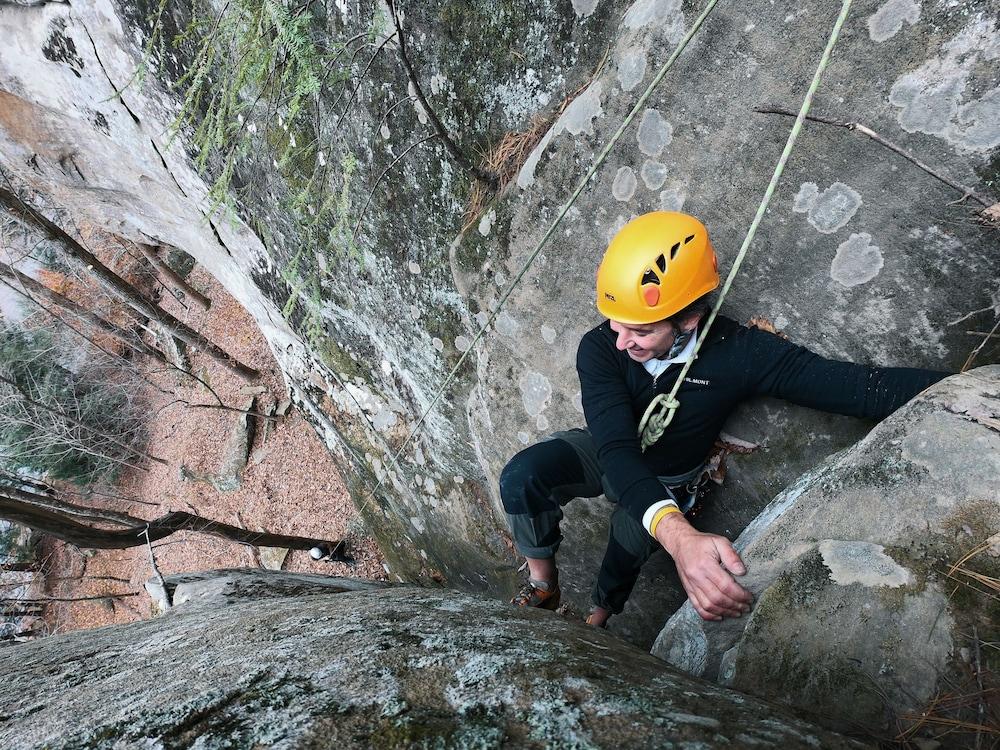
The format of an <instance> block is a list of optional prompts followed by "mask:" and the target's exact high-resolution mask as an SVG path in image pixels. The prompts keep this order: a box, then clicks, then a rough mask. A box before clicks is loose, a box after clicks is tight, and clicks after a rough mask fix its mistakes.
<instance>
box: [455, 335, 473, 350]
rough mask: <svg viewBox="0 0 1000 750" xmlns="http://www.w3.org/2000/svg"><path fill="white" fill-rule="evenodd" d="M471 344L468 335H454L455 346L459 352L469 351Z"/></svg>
mask: <svg viewBox="0 0 1000 750" xmlns="http://www.w3.org/2000/svg"><path fill="white" fill-rule="evenodd" d="M470 346H472V339H470V338H469V337H468V336H456V337H455V348H456V349H458V350H459V351H460V352H467V351H469V347H470Z"/></svg>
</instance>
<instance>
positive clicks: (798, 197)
mask: <svg viewBox="0 0 1000 750" xmlns="http://www.w3.org/2000/svg"><path fill="white" fill-rule="evenodd" d="M817 195H819V186H818V185H817V184H816V183H815V182H803V183H802V185H801V186H800V187H799V192H797V193H796V194H795V200H794V201H793V202H792V210H793V211H794V212H795V213H797V214H805V213H809V209H810V208H811V207H812V205H813V204H814V203H815V202H816V196H817Z"/></svg>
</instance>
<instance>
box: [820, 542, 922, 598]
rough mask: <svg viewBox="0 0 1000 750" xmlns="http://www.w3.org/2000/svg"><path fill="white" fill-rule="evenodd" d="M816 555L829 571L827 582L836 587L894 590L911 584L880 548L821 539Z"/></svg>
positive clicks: (906, 572) (907, 574)
mask: <svg viewBox="0 0 1000 750" xmlns="http://www.w3.org/2000/svg"><path fill="white" fill-rule="evenodd" d="M819 553H820V555H821V556H822V557H823V564H824V565H825V566H826V567H827V568H829V569H830V580H832V581H833V582H834V583H836V584H837V585H838V586H850V585H851V584H852V583H860V584H861V585H862V586H868V587H873V586H888V587H890V588H897V587H899V586H909V585H910V584H912V583H914V580H915V579H914V577H913V574H912V573H911V572H910V571H909V570H907V569H906V568H904V567H903V566H902V565H900V564H899V563H897V562H896V561H895V560H893V559H892V558H891V557H889V556H888V555H887V554H885V547H883V546H882V545H881V544H872V543H871V542H842V541H838V540H835V539H824V540H823V541H822V542H820V543H819Z"/></svg>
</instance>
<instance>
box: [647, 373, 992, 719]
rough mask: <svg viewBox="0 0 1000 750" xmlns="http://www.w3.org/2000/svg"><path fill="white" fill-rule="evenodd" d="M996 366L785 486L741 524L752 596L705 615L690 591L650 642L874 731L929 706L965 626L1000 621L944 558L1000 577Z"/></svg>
mask: <svg viewBox="0 0 1000 750" xmlns="http://www.w3.org/2000/svg"><path fill="white" fill-rule="evenodd" d="M998 416H1000V366H989V367H981V368H978V369H976V370H973V371H971V372H968V373H965V374H963V375H956V376H953V377H951V378H948V379H946V380H944V381H942V382H941V383H939V384H937V385H935V386H933V387H932V388H930V389H928V390H927V391H925V392H924V393H923V394H921V395H920V396H919V397H917V398H916V399H914V400H913V401H911V402H910V403H909V404H907V405H906V406H905V407H903V408H902V409H900V410H899V411H897V412H896V413H895V414H893V415H892V416H891V417H889V418H888V419H886V420H885V421H884V422H882V423H881V424H880V425H879V426H878V427H876V428H875V429H874V430H873V431H872V432H871V433H870V434H869V435H868V436H867V437H866V438H864V439H863V440H861V441H860V442H859V443H857V444H856V445H855V446H853V447H851V448H849V449H846V450H844V451H842V452H841V453H839V454H837V455H836V456H834V457H833V458H831V459H830V460H829V461H827V462H826V463H824V464H823V465H821V466H820V467H819V468H818V469H816V470H815V471H812V472H810V473H808V474H806V475H804V476H803V477H802V478H801V479H800V480H799V481H797V482H796V483H795V484H793V485H792V486H791V487H789V488H788V489H786V490H785V491H784V492H782V493H781V494H780V495H778V496H777V497H776V498H775V499H774V501H773V502H772V503H771V504H770V505H769V506H768V507H767V508H766V509H765V510H764V512H763V513H762V514H761V515H760V516H759V517H758V518H757V520H756V521H754V522H753V523H752V524H751V525H750V526H749V527H748V528H747V530H746V531H745V532H744V533H743V534H742V535H741V536H740V537H739V539H738V540H737V543H736V546H737V549H739V550H740V554H741V555H742V557H743V560H744V562H745V563H746V565H747V569H748V573H747V575H746V577H745V578H744V579H743V580H742V581H741V582H742V583H744V585H745V586H746V587H747V588H748V589H750V590H751V591H752V592H753V594H754V596H755V598H756V603H755V606H754V609H753V611H752V613H751V614H750V616H749V617H747V618H744V619H740V620H728V621H725V622H722V623H709V622H703V621H702V620H701V619H700V618H699V617H698V616H697V614H696V613H695V612H694V610H693V609H692V608H691V606H690V604H686V605H685V606H684V607H683V608H682V609H681V610H680V611H679V612H678V613H677V614H675V615H674V616H673V617H672V618H671V619H670V621H669V622H668V623H667V625H666V627H665V628H664V629H663V631H662V632H661V633H660V636H659V637H658V639H657V640H656V643H655V644H654V646H653V653H654V654H655V655H657V656H659V657H661V658H663V659H665V660H667V661H668V662H670V663H672V664H674V665H675V666H678V667H680V668H682V669H684V670H686V671H688V672H690V673H691V674H695V675H699V676H702V677H706V678H708V679H710V680H714V681H716V682H719V683H721V684H723V685H728V686H732V687H735V688H737V689H739V690H744V691H746V692H748V693H752V694H755V695H759V696H762V697H765V698H768V699H770V700H776V701H779V702H782V703H785V704H787V705H791V706H796V707H798V708H800V709H805V710H808V711H812V712H815V713H817V714H821V715H826V716H828V717H836V718H834V719H830V720H829V721H830V723H831V725H833V726H845V725H846V724H847V723H854V724H855V725H857V724H860V725H862V726H866V727H868V728H869V729H871V730H878V729H882V728H884V727H885V726H886V723H887V722H888V721H889V719H890V717H891V715H892V714H896V715H900V714H905V713H910V712H917V711H920V710H921V709H923V708H924V707H925V706H926V705H927V704H928V703H929V702H930V701H931V699H932V698H933V697H934V695H935V692H936V690H937V689H938V687H939V686H940V685H939V683H940V682H941V680H942V679H943V677H948V676H950V675H955V674H959V673H961V672H962V668H961V665H959V664H957V663H956V662H955V659H956V658H958V654H959V651H960V646H961V645H963V644H964V642H965V637H964V636H963V635H962V633H970V632H972V627H971V626H973V625H975V626H976V627H977V629H978V633H979V637H980V639H986V640H992V639H993V637H994V636H996V635H998V632H1000V619H998V617H997V613H996V610H995V607H993V608H991V606H990V605H991V604H992V602H991V600H990V599H988V598H986V597H980V596H979V595H977V594H974V593H973V592H972V591H971V589H969V588H968V587H967V586H964V585H963V584H962V582H961V577H959V578H957V579H955V578H949V577H947V571H949V570H950V568H951V566H952V565H953V564H954V563H957V562H958V561H960V560H961V559H962V558H963V557H964V556H965V555H966V554H967V553H969V552H973V551H974V550H976V549H977V548H978V549H982V551H981V552H978V553H976V554H974V555H973V556H972V557H971V558H970V559H969V560H968V561H967V562H966V563H965V566H966V567H968V568H970V569H972V570H974V571H976V572H979V573H982V574H983V575H989V576H991V577H998V576H1000V560H997V559H996V557H994V556H991V555H989V554H988V549H986V548H985V547H988V543H989V540H990V539H991V538H993V536H994V535H995V534H996V532H997V529H998V528H1000V485H998V484H997V477H998V476H1000V429H998V427H1000V422H997V421H996V420H997V417H998Z"/></svg>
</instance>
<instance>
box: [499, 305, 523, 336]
mask: <svg viewBox="0 0 1000 750" xmlns="http://www.w3.org/2000/svg"><path fill="white" fill-rule="evenodd" d="M494 325H495V326H496V329H497V333H499V334H500V335H501V336H507V337H508V338H514V337H515V336H517V332H518V329H519V328H520V326H519V325H518V323H517V321H516V320H514V318H512V317H511V316H510V315H509V314H508V313H507V311H506V310H501V311H500V314H499V315H497V317H496V321H494Z"/></svg>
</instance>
